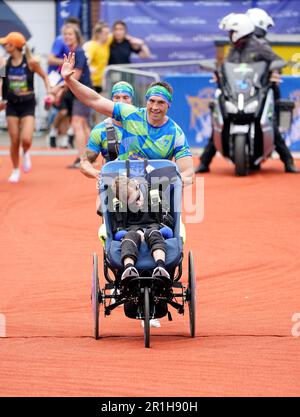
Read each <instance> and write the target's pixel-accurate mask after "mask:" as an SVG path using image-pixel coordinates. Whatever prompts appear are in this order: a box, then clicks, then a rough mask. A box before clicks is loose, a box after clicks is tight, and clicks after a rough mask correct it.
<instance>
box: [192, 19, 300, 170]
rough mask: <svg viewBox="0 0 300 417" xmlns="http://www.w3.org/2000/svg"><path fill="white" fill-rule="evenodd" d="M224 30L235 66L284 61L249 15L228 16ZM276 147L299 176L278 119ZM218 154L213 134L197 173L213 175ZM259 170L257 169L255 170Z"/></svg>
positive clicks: (273, 76)
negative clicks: (262, 37)
mask: <svg viewBox="0 0 300 417" xmlns="http://www.w3.org/2000/svg"><path fill="white" fill-rule="evenodd" d="M270 25H271V23H270V20H267V21H266V23H265V25H264V29H262V30H265V31H266V30H267V29H268V27H269V26H270ZM219 27H220V29H223V30H226V31H228V33H229V37H230V41H231V43H232V47H231V49H230V51H229V54H228V56H227V57H226V61H227V62H232V63H252V62H257V61H266V62H268V63H271V62H272V61H275V60H279V59H281V58H280V57H279V56H278V55H276V54H275V53H274V52H273V51H272V48H271V46H270V45H269V44H268V41H266V40H265V41H261V40H260V39H258V38H257V37H256V36H255V26H254V24H253V23H252V21H251V20H250V18H249V17H248V16H247V15H246V14H237V13H231V14H230V15H227V16H225V17H224V18H223V19H222V21H221V22H220V24H219ZM270 81H272V82H278V81H279V74H277V73H272V74H271V78H270ZM274 144H275V150H276V151H277V152H278V154H279V156H280V159H281V160H282V162H283V163H284V166H285V172H291V173H297V172H298V169H297V168H296V167H295V165H294V160H293V157H292V154H291V153H290V151H289V149H288V147H287V146H286V144H285V141H284V139H283V137H282V136H281V134H280V132H279V129H278V125H277V121H276V120H274ZM215 154H216V148H215V146H214V142H213V133H212V135H211V137H210V139H209V141H208V144H207V145H206V147H205V149H204V151H203V153H202V155H201V157H200V164H199V166H198V168H197V169H196V170H195V173H203V172H209V164H210V163H211V161H212V159H213V157H214V156H215ZM251 168H253V169H259V166H257V167H254V166H253V167H251Z"/></svg>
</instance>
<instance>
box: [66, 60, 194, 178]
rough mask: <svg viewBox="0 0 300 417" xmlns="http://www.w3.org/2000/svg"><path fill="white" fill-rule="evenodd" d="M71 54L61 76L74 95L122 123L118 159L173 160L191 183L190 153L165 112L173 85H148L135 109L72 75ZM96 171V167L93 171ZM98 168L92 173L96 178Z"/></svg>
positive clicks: (184, 139) (184, 138)
mask: <svg viewBox="0 0 300 417" xmlns="http://www.w3.org/2000/svg"><path fill="white" fill-rule="evenodd" d="M74 64H75V56H74V54H69V56H68V57H65V60H64V64H63V66H62V70H61V75H62V77H63V78H64V79H65V82H66V84H67V85H68V87H69V88H70V90H71V91H72V92H73V94H74V95H75V96H76V97H77V98H78V99H79V100H81V101H82V102H83V103H84V104H86V105H87V106H90V107H92V108H93V109H94V110H95V111H97V112H99V113H101V114H105V115H107V116H108V117H112V118H113V119H114V120H116V121H119V122H121V124H122V128H123V134H122V140H121V143H120V149H119V159H121V160H125V159H173V158H174V159H175V162H176V163H177V165H178V167H179V170H180V173H181V177H182V180H183V184H184V185H187V184H191V183H192V182H193V177H194V170H193V161H192V155H191V152H190V149H189V145H188V142H187V139H186V137H185V135H184V133H183V131H182V129H181V128H180V127H179V126H178V125H177V123H175V122H174V121H173V120H172V119H171V118H169V117H168V116H167V111H168V109H169V106H170V105H171V102H172V94H173V90H172V87H171V86H170V85H169V84H168V83H165V82H156V83H152V84H150V86H149V88H148V90H147V92H146V100H147V105H146V107H145V108H137V107H135V106H132V105H130V104H125V103H115V102H114V101H112V100H109V99H107V98H105V97H103V96H101V95H100V94H97V93H96V92H95V91H94V90H92V89H91V88H89V87H87V86H85V85H83V84H81V83H80V82H78V81H77V80H76V79H75V78H74V77H73V76H72V74H73V69H74ZM95 171H96V170H95ZM98 174H99V171H98V172H97V173H96V172H95V173H94V175H90V176H94V177H97V176H98Z"/></svg>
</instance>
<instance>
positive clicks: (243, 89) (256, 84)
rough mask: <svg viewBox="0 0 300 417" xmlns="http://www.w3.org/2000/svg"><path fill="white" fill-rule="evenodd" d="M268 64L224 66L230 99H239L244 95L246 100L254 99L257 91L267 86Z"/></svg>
mask: <svg viewBox="0 0 300 417" xmlns="http://www.w3.org/2000/svg"><path fill="white" fill-rule="evenodd" d="M267 69H268V64H267V63H266V62H264V61H259V62H254V63H251V64H246V63H242V64H233V63H231V62H225V63H224V64H223V75H224V81H225V86H226V89H227V92H228V94H229V98H232V99H234V100H237V99H238V95H239V94H243V95H244V97H245V100H247V99H250V98H253V97H254V96H255V95H256V94H257V91H258V90H259V89H260V88H261V87H262V86H264V85H265V84H266V82H267V77H266V75H267V74H268V72H267Z"/></svg>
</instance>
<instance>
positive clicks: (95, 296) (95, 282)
mask: <svg viewBox="0 0 300 417" xmlns="http://www.w3.org/2000/svg"><path fill="white" fill-rule="evenodd" d="M92 309H93V316H94V337H95V339H96V340H97V339H99V277H98V256H97V254H96V253H94V254H93V278H92Z"/></svg>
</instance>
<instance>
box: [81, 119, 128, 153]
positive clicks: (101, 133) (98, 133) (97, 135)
mask: <svg viewBox="0 0 300 417" xmlns="http://www.w3.org/2000/svg"><path fill="white" fill-rule="evenodd" d="M113 125H114V128H115V131H116V133H117V136H118V141H119V143H120V142H121V139H122V135H123V128H122V126H118V125H117V124H115V123H113ZM87 149H89V150H90V151H93V152H96V153H98V154H100V153H101V154H102V156H103V158H104V159H106V160H107V161H108V160H109V157H108V151H107V138H106V128H105V120H104V121H103V122H101V123H99V124H98V125H96V126H95V127H94V128H93V129H92V131H91V133H90V137H89V140H88V144H87Z"/></svg>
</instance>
